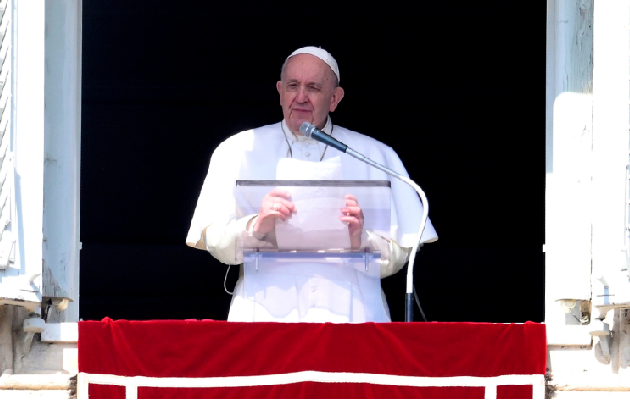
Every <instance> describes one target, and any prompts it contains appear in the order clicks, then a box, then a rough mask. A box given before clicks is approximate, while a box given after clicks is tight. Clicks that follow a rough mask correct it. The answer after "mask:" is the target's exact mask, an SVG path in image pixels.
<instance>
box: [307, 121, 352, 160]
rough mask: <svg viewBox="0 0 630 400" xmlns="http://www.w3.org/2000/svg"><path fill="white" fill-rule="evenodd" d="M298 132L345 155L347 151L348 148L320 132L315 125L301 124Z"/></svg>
mask: <svg viewBox="0 0 630 400" xmlns="http://www.w3.org/2000/svg"><path fill="white" fill-rule="evenodd" d="M300 132H302V134H303V135H304V136H306V137H308V138H312V139H314V140H317V141H318V142H321V143H324V144H326V145H328V146H330V147H334V148H335V149H337V150H339V151H340V152H342V153H345V152H346V150H347V149H348V146H346V145H345V144H343V143H341V142H340V141H338V140H337V139H335V138H334V137H332V136H330V135H328V134H326V133H324V132H322V131H320V130H319V129H317V127H315V125H313V124H309V123H308V122H302V125H300Z"/></svg>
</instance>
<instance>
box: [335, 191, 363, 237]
mask: <svg viewBox="0 0 630 400" xmlns="http://www.w3.org/2000/svg"><path fill="white" fill-rule="evenodd" d="M345 198H346V207H344V208H342V209H341V212H342V213H343V215H342V216H341V217H339V219H340V220H342V221H343V222H344V223H345V224H347V225H348V232H349V233H350V245H351V246H352V248H353V249H358V248H359V247H360V246H361V233H363V211H362V210H361V207H359V201H358V200H357V198H356V197H354V196H353V195H351V194H347V195H346V196H345Z"/></svg>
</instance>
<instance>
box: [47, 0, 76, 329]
mask: <svg viewBox="0 0 630 400" xmlns="http://www.w3.org/2000/svg"><path fill="white" fill-rule="evenodd" d="M81 3H82V2H81V0H65V1H58V0H46V30H47V35H46V75H45V79H46V82H45V91H46V97H45V100H46V110H45V147H44V148H45V158H44V160H45V163H44V177H45V180H44V220H43V232H44V236H45V237H46V242H45V246H44V255H43V257H44V260H45V265H44V279H43V282H42V283H43V285H44V287H43V295H44V296H46V297H64V298H69V299H72V300H73V302H71V303H70V304H69V306H68V309H67V311H66V313H65V315H63V314H62V315H61V317H62V318H61V319H62V320H60V321H50V320H49V322H76V321H78V320H79V250H80V249H79V247H80V243H79V240H80V238H79V226H80V219H79V194H80V189H79V188H80V185H79V179H80V166H81V18H82V15H81V14H82V12H81Z"/></svg>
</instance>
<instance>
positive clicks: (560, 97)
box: [545, 0, 593, 344]
mask: <svg viewBox="0 0 630 400" xmlns="http://www.w3.org/2000/svg"><path fill="white" fill-rule="evenodd" d="M592 16H593V0H583V1H579V2H576V1H572V0H549V1H548V2H547V109H546V145H547V151H546V157H547V160H546V192H545V197H546V205H545V211H546V215H545V242H546V243H545V271H546V276H545V280H546V283H545V322H546V323H547V326H548V338H549V343H550V344H588V343H590V340H591V338H590V336H589V335H588V333H587V332H586V330H585V329H582V328H583V327H582V326H581V323H580V321H579V320H578V319H576V318H574V317H573V316H572V315H571V314H565V312H564V310H563V309H562V308H561V306H560V303H559V302H558V300H561V299H576V300H584V301H589V300H590V298H591V287H590V281H591V255H592V254H591V245H592V243H591V229H592V215H591V209H592V200H591V192H592V183H591V180H592V168H591V165H592V87H593V86H592V84H593V82H592V71H593V63H592V55H593V46H592V43H593V42H592V41H593V30H592V25H593V19H592ZM576 304H579V303H578V302H576ZM576 311H577V315H578V318H579V317H580V315H579V314H580V311H579V310H576ZM567 325H572V327H567ZM584 328H585V327H584Z"/></svg>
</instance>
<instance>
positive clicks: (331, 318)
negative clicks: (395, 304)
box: [186, 118, 437, 322]
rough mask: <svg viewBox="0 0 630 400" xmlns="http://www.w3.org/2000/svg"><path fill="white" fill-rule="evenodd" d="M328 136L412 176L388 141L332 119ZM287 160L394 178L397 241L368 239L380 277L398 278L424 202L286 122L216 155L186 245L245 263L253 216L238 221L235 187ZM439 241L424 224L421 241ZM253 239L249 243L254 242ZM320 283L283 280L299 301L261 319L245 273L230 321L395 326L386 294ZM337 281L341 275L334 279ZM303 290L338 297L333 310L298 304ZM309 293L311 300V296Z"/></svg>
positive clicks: (241, 138)
mask: <svg viewBox="0 0 630 400" xmlns="http://www.w3.org/2000/svg"><path fill="white" fill-rule="evenodd" d="M324 131H325V132H327V133H329V134H331V135H332V136H333V137H335V138H336V139H337V140H339V141H341V142H342V143H345V144H347V145H348V146H349V147H351V148H352V149H354V150H356V151H358V152H359V153H361V154H364V155H365V156H367V157H368V158H370V159H372V160H374V161H376V162H377V163H379V164H382V165H384V166H386V167H388V168H390V169H392V170H394V171H397V172H398V173H400V174H403V175H405V176H407V171H406V170H405V168H404V167H403V164H402V162H401V161H400V159H399V158H398V155H397V154H396V153H395V152H394V151H393V150H392V149H391V148H390V147H388V146H386V145H384V144H383V143H381V142H379V141H377V140H375V139H373V138H371V137H368V136H365V135H362V134H360V133H358V132H353V131H350V130H348V129H345V128H342V127H340V126H334V127H333V126H332V124H331V121H330V118H329V119H328V121H327V123H326V127H325V128H324ZM286 157H292V158H295V159H299V160H303V161H312V162H319V161H320V160H321V159H323V160H329V159H332V158H334V157H340V158H341V162H342V175H343V179H345V180H390V181H391V192H392V202H391V239H392V240H391V241H386V240H385V239H383V238H381V237H380V236H376V237H374V236H372V237H371V238H370V241H371V242H372V245H373V246H376V247H378V248H379V249H380V250H381V252H382V262H381V271H380V275H381V278H384V277H386V276H389V275H391V274H394V273H396V272H397V271H398V270H400V268H402V266H403V265H404V264H405V262H406V261H407V257H408V253H409V251H410V248H411V247H412V246H413V245H414V241H415V240H416V236H417V233H418V229H419V227H420V220H421V218H422V204H421V203H420V200H419V198H418V195H417V194H416V192H415V191H414V190H413V189H412V188H411V187H409V186H408V185H407V184H405V183H403V182H401V181H399V180H398V179H395V178H391V177H389V176H387V175H386V174H385V173H384V172H382V171H380V170H377V169H375V168H373V167H370V166H369V165H366V164H364V163H362V162H361V161H359V160H356V159H354V158H352V157H350V156H348V155H345V154H342V153H341V152H339V151H338V150H336V149H334V148H331V147H328V148H326V147H325V146H324V145H323V144H321V143H318V142H315V141H313V140H311V139H309V138H305V137H303V136H297V137H296V136H295V135H294V134H293V133H291V132H290V130H289V129H288V128H287V126H286V124H285V122H284V121H282V122H281V123H277V124H274V125H266V126H263V127H260V128H256V129H253V130H248V131H244V132H240V133H238V134H236V135H234V136H231V137H230V138H228V139H227V140H225V141H224V142H223V143H221V144H220V145H219V146H218V147H217V148H216V149H215V151H214V153H213V154H212V158H211V160H210V166H209V168H208V175H207V176H206V179H205V181H204V183H203V187H202V189H201V194H200V195H199V199H198V200H197V208H196V209H195V213H194V215H193V218H192V221H191V226H190V230H189V231H188V236H187V238H186V244H188V245H189V246H192V247H195V246H196V247H200V246H202V243H205V248H206V249H207V250H208V251H209V252H210V253H211V254H212V255H213V256H214V257H215V258H216V259H218V260H219V261H221V262H222V263H225V264H232V265H233V264H241V263H242V262H243V254H242V252H241V251H239V249H238V248H237V239H238V238H239V237H242V236H243V235H246V236H251V232H248V231H247V223H248V222H249V221H250V220H251V219H252V218H254V217H255V215H248V216H245V217H240V218H237V216H236V214H235V209H236V203H235V197H234V187H235V181H236V180H273V179H276V166H277V164H278V161H279V160H280V159H281V158H286ZM322 157H323V158H322ZM204 232H205V234H204ZM202 239H203V240H202ZM435 240H437V234H436V232H435V229H434V228H433V225H432V224H431V221H430V220H427V224H426V228H425V230H424V233H423V235H422V239H421V243H427V242H432V241H435ZM249 241H250V242H251V238H249ZM201 248H203V247H201ZM323 278H324V279H322V276H321V275H318V277H317V281H312V282H310V283H308V282H306V283H305V282H304V280H303V279H296V277H288V276H283V277H279V278H278V279H282V280H283V282H278V286H281V287H282V288H283V290H282V293H284V295H285V296H290V297H291V296H294V297H295V298H284V299H278V302H277V304H278V306H279V307H280V306H281V308H282V312H278V313H274V312H273V310H269V311H270V313H269V315H267V313H265V315H263V314H261V313H260V312H255V309H256V305H255V304H254V303H255V299H254V298H253V297H252V296H251V294H247V293H245V292H244V285H243V277H242V273H241V277H240V278H239V280H238V282H237V284H236V288H235V291H234V296H233V298H232V305H231V307H230V313H229V316H228V320H229V321H252V322H253V321H267V320H272V321H285V322H368V321H373V322H388V321H390V318H389V311H388V309H387V304H386V302H385V297H384V295H383V294H382V291H381V293H357V288H356V287H354V288H353V289H350V290H349V293H347V291H344V290H345V289H340V288H343V287H347V286H350V287H351V286H352V282H351V281H352V280H353V279H352V278H349V282H345V283H342V284H339V283H340V282H339V281H336V282H334V283H332V284H331V282H327V281H326V279H325V276H324V277H323ZM248 279H250V277H248ZM252 279H256V278H252ZM335 279H339V277H338V276H336V277H335ZM304 284H309V292H310V291H313V290H315V291H318V292H319V293H315V294H314V295H315V296H314V298H319V299H333V301H328V302H324V303H328V304H331V306H332V307H330V309H325V308H326V307H324V309H322V307H321V301H320V302H318V304H304V302H305V301H306V302H307V303H308V300H306V299H303V298H301V295H300V293H301V292H304V291H303V290H301V289H302V288H301V287H299V286H302V285H304ZM265 285H267V286H268V285H273V282H272V281H269V279H268V277H267V278H266V281H265V282H262V281H261V282H258V286H259V287H264V286H265ZM291 286H294V287H293V288H292V290H286V288H287V287H289V288H290V287H291ZM353 290H354V293H353ZM379 291H380V290H379ZM309 295H310V297H311V298H313V293H309ZM375 296H377V297H378V298H379V300H380V301H378V302H374V301H367V300H366V301H365V302H363V303H364V304H362V307H364V308H369V309H361V308H362V307H357V306H356V304H357V300H359V301H360V299H362V298H365V299H368V298H370V299H372V300H373V299H374V297H375ZM344 301H345V302H354V306H349V307H345V306H344V305H343V304H339V303H340V302H344ZM287 304H291V305H292V306H290V307H293V305H294V306H295V310H289V312H287V310H286V308H287ZM340 310H341V311H340ZM343 310H348V311H343ZM344 314H347V315H344Z"/></svg>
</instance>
